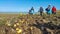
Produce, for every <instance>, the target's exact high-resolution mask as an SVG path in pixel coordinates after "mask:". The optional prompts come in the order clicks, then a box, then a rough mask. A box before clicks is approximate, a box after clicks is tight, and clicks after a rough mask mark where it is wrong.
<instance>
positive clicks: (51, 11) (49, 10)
mask: <svg viewBox="0 0 60 34" xmlns="http://www.w3.org/2000/svg"><path fill="white" fill-rule="evenodd" d="M45 11H46V13H47V14H48V15H51V14H56V7H55V6H53V7H52V8H51V6H50V5H48V7H47V8H46V9H45ZM38 12H39V13H40V15H41V16H42V15H43V12H44V9H43V7H40V9H39V11H38ZM33 13H34V8H33V7H32V8H31V9H30V10H29V14H32V15H33Z"/></svg>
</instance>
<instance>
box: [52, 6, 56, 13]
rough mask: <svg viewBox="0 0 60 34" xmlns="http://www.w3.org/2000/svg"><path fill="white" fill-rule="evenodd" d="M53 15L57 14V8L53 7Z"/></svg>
mask: <svg viewBox="0 0 60 34" xmlns="http://www.w3.org/2000/svg"><path fill="white" fill-rule="evenodd" d="M52 14H56V7H55V6H53V7H52Z"/></svg>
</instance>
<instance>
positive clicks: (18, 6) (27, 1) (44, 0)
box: [0, 0, 60, 12]
mask: <svg viewBox="0 0 60 34" xmlns="http://www.w3.org/2000/svg"><path fill="white" fill-rule="evenodd" d="M49 4H50V5H51V7H52V6H56V8H57V10H60V0H0V12H28V11H29V9H30V8H31V7H32V6H33V7H34V9H35V11H38V10H39V7H40V6H42V7H43V8H44V9H45V8H46V7H47V6H48V5H49Z"/></svg>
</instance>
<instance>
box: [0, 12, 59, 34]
mask: <svg viewBox="0 0 60 34" xmlns="http://www.w3.org/2000/svg"><path fill="white" fill-rule="evenodd" d="M43 18H44V19H43ZM55 19H56V20H55ZM35 20H37V21H38V22H39V23H40V20H43V22H44V23H48V22H49V21H52V22H53V23H52V24H54V25H60V11H57V14H56V15H50V16H48V15H46V14H44V15H43V16H40V15H39V14H35V15H29V14H22V13H20V14H2V13H0V34H42V31H41V30H40V29H38V28H36V27H34V26H29V25H30V24H31V25H32V24H36V22H35ZM47 31H49V32H51V34H55V33H56V32H60V30H50V29H47ZM59 34H60V33H59Z"/></svg>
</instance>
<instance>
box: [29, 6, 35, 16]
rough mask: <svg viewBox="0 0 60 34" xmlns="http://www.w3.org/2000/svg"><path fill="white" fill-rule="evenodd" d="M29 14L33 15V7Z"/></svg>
mask: <svg viewBox="0 0 60 34" xmlns="http://www.w3.org/2000/svg"><path fill="white" fill-rule="evenodd" d="M29 13H30V14H31V15H33V13H34V8H33V7H32V8H31V9H30V10H29Z"/></svg>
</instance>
